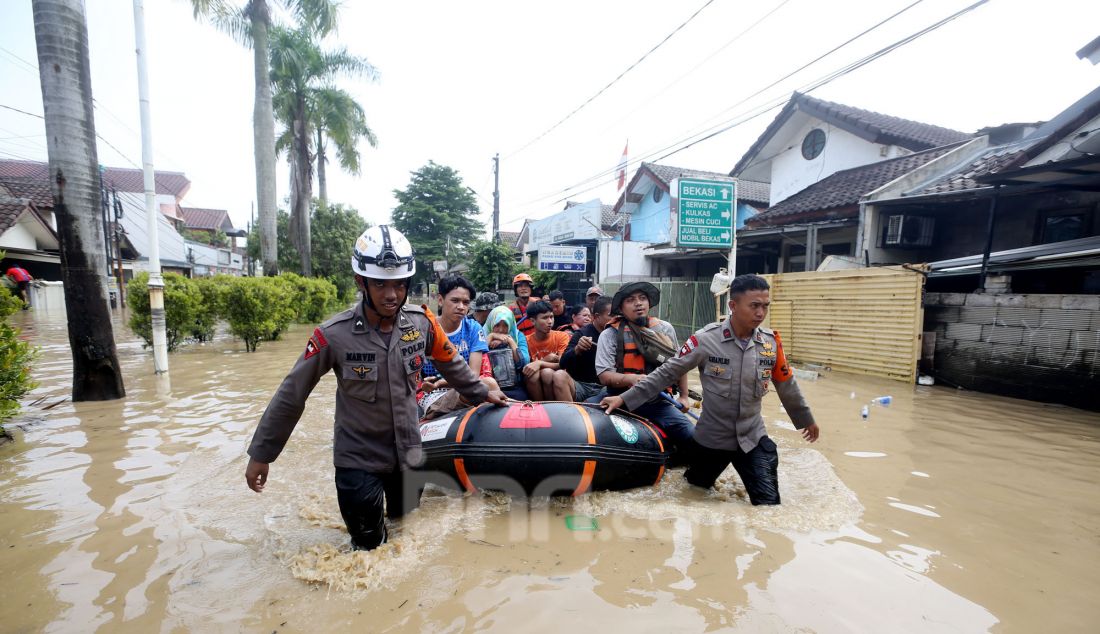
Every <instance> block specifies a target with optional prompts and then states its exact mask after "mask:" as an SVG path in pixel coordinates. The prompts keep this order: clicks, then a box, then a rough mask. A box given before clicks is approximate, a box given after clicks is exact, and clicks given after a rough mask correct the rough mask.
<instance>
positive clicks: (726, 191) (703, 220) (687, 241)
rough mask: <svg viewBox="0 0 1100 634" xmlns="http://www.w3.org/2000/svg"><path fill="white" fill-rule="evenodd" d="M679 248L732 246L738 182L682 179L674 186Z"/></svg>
mask: <svg viewBox="0 0 1100 634" xmlns="http://www.w3.org/2000/svg"><path fill="white" fill-rule="evenodd" d="M671 190H672V192H673V193H674V194H675V195H676V196H677V199H676V201H675V202H674V203H673V204H674V208H673V212H674V214H675V219H676V246H678V247H695V248H703V249H730V248H731V247H732V246H733V227H734V217H735V215H736V209H737V183H736V182H734V181H718V180H706V179H701V178H679V179H676V181H675V182H674V183H673V184H672V187H671Z"/></svg>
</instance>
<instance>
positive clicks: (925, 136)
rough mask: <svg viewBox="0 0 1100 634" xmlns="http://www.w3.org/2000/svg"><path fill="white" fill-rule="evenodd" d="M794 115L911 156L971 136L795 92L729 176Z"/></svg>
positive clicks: (733, 174) (758, 151) (740, 169)
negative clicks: (894, 148) (801, 113)
mask: <svg viewBox="0 0 1100 634" xmlns="http://www.w3.org/2000/svg"><path fill="white" fill-rule="evenodd" d="M796 112H805V113H806V114H808V115H810V116H812V117H816V118H818V119H821V120H822V121H825V122H827V123H830V124H833V125H835V126H837V127H839V128H841V129H843V130H846V131H848V132H850V133H852V134H855V135H856V136H859V137H862V138H865V139H867V140H869V141H871V142H873V143H879V144H882V145H897V146H899V147H903V148H905V149H907V150H911V151H913V152H919V151H922V150H927V149H931V148H935V147H940V146H943V145H948V144H951V143H956V142H958V141H962V140H965V139H968V138H970V137H971V136H972V135H970V134H967V133H966V132H960V131H958V130H952V129H950V128H944V127H942V126H938V125H932V124H929V123H921V122H919V121H912V120H910V119H902V118H901V117H894V116H891V115H887V114H882V113H879V112H872V111H871V110H864V109H862V108H854V107H852V106H846V105H843V104H839V103H833V102H831V101H825V100H824V99H817V98H816V97H811V96H809V95H805V94H802V93H798V92H796V93H794V95H793V96H792V97H791V99H790V101H788V102H787V105H785V106H783V109H782V110H781V111H780V112H779V114H778V115H776V117H775V119H774V120H773V121H772V122H771V124H770V125H768V127H767V129H765V130H764V133H763V134H761V135H760V138H758V139H757V140H756V142H755V143H753V144H752V147H750V148H749V150H748V152H745V155H744V156H742V157H741V160H739V161H737V165H735V166H734V167H733V169H732V170H731V171H730V173H729V175H730V176H737V175H738V174H740V173H741V171H742V170H744V169H745V168H746V167H748V165H749V164H750V163H752V161H753V159H755V158H756V156H757V155H758V154H759V153H760V151H761V150H763V149H764V146H765V145H767V143H768V141H770V140H771V138H772V137H773V136H774V135H775V134H777V133H778V132H779V130H780V128H782V127H783V124H785V123H786V122H787V121H788V120H789V119H790V118H791V117H792V116H794V114H795V113H796Z"/></svg>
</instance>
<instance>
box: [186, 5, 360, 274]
mask: <svg viewBox="0 0 1100 634" xmlns="http://www.w3.org/2000/svg"><path fill="white" fill-rule="evenodd" d="M272 3H277V4H279V5H281V6H282V7H284V8H285V9H287V10H288V11H289V12H290V13H291V14H292V15H293V16H294V18H295V20H296V21H297V22H298V24H299V25H301V26H302V27H303V28H306V29H309V30H310V31H311V32H313V33H317V34H319V35H322V36H323V35H326V34H328V33H329V32H330V31H332V30H334V29H335V28H336V12H337V7H338V4H337V2H335V0H245V2H244V4H243V5H237V4H235V3H234V2H233V0H191V6H192V8H193V9H194V13H195V17H196V18H198V17H200V16H201V17H206V18H208V19H210V20H211V21H212V22H213V23H214V24H215V25H216V26H218V27H219V28H221V29H222V30H224V31H226V32H228V33H230V34H231V35H233V36H234V37H236V38H237V39H238V40H239V41H241V42H242V43H244V44H246V45H251V46H252V53H253V60H254V70H253V77H254V81H255V84H256V104H255V109H254V110H253V114H252V127H253V139H254V143H255V154H256V157H255V158H256V202H257V208H258V210H259V221H260V254H261V259H262V260H263V264H264V273H266V274H267V275H274V274H276V273H278V266H279V265H278V242H277V237H276V225H275V200H276V193H275V117H274V115H273V114H272V106H271V71H270V68H269V61H270V52H269V50H268V31H269V30H270V29H271V27H272V19H271V5H272Z"/></svg>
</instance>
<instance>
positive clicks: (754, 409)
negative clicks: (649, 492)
mask: <svg viewBox="0 0 1100 634" xmlns="http://www.w3.org/2000/svg"><path fill="white" fill-rule="evenodd" d="M770 303H771V299H770V291H769V287H768V282H767V280H765V279H764V278H762V277H760V276H758V275H739V276H738V277H735V278H734V279H733V281H732V282H730V301H729V309H730V317H729V319H727V320H726V321H723V322H719V323H713V324H710V325H708V326H706V327H705V328H703V329H701V330H699V331H697V332H696V333H695V334H694V335H692V336H691V337H689V338H688V340H687V341H686V342H684V345H683V347H681V348H680V352H679V355H678V356H677V357H676V358H674V359H672V360H670V361H668V362H666V363H665V364H664V365H662V366H661V367H659V368H657V369H656V370H655V371H654V372H653V373H652V374H651V375H649V376H648V377H647V378H645V379H644V380H642V381H641V382H639V383H638V384H637V385H635V386H634V387H632V388H631V389H629V390H627V391H626V392H625V393H624V394H622V395H619V396H609V397H607V398H605V399H603V401H601V402H600V405H601V406H602V407H604V408H605V409H607V411H608V413H611V412H613V411H615V409H617V408H619V407H623V406H624V405H625V406H626V407H628V408H633V407H637V406H638V405H639V404H641V403H644V402H645V401H646V400H647V399H649V398H651V397H652V396H653V395H655V394H657V392H659V391H660V390H661V389H662V388H663V386H665V385H667V384H668V383H669V382H671V381H675V380H676V379H677V378H678V377H683V376H685V375H686V374H687V373H688V372H690V371H691V370H692V369H694V368H699V379H700V382H701V383H702V385H703V395H704V398H703V413H702V415H701V416H700V417H699V423H698V424H697V425H696V426H695V437H694V439H693V441H692V442H693V445H692V449H691V451H690V452H689V455H688V457H687V459H688V470H687V471H686V472H685V473H684V477H685V478H686V479H687V481H688V482H689V483H691V484H693V485H696V486H700V487H703V488H708V489H709V488H710V487H712V486H714V482H715V480H717V479H718V476H719V475H721V474H722V471H724V470H725V469H726V467H727V466H729V465H730V463H733V468H734V469H736V470H737V475H739V476H740V477H741V481H742V482H743V483H744V484H745V489H747V490H748V493H749V500H750V501H751V502H752V503H753V504H754V505H757V504H779V472H778V470H779V454H778V452H777V451H776V447H775V442H773V441H772V439H771V438H768V434H767V431H766V430H765V429H764V418H763V417H762V416H761V415H760V400H761V399H762V398H763V397H764V395H765V394H767V392H768V387H769V386H770V385H771V384H773V383H774V384H775V391H776V393H777V394H779V400H780V402H782V403H783V407H784V408H786V410H787V415H788V416H790V417H791V421H792V422H793V423H794V426H795V428H796V429H799V430H801V431H802V437H803V438H805V439H806V440H807V441H809V442H815V441H816V440H817V438H818V436H819V434H820V431H819V430H818V427H817V423H816V422H814V417H813V414H812V413H811V412H810V407H809V406H808V405H807V404H806V400H805V399H804V398H803V397H802V392H801V391H800V390H799V389H798V383H797V382H796V381H795V378H794V373H793V372H792V371H791V368H790V366H789V365H788V364H787V359H786V357H785V356H784V355H783V343H782V342H781V341H780V339H779V333H777V332H773V331H771V330H768V329H767V328H762V327H761V326H760V324H761V323H762V322H763V321H764V318H765V317H766V316H767V314H768V306H769V305H770Z"/></svg>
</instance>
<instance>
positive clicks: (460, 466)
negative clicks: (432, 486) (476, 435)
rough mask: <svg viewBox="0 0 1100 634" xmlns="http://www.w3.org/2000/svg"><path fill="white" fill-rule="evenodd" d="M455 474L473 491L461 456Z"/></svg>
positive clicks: (465, 486) (472, 484)
mask: <svg viewBox="0 0 1100 634" xmlns="http://www.w3.org/2000/svg"><path fill="white" fill-rule="evenodd" d="M455 474H456V475H458V481H459V482H460V483H461V484H462V488H464V489H466V490H467V491H469V492H470V493H473V492H474V483H473V482H470V476H468V475H466V462H465V461H463V460H462V458H455ZM658 479H660V478H658Z"/></svg>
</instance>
